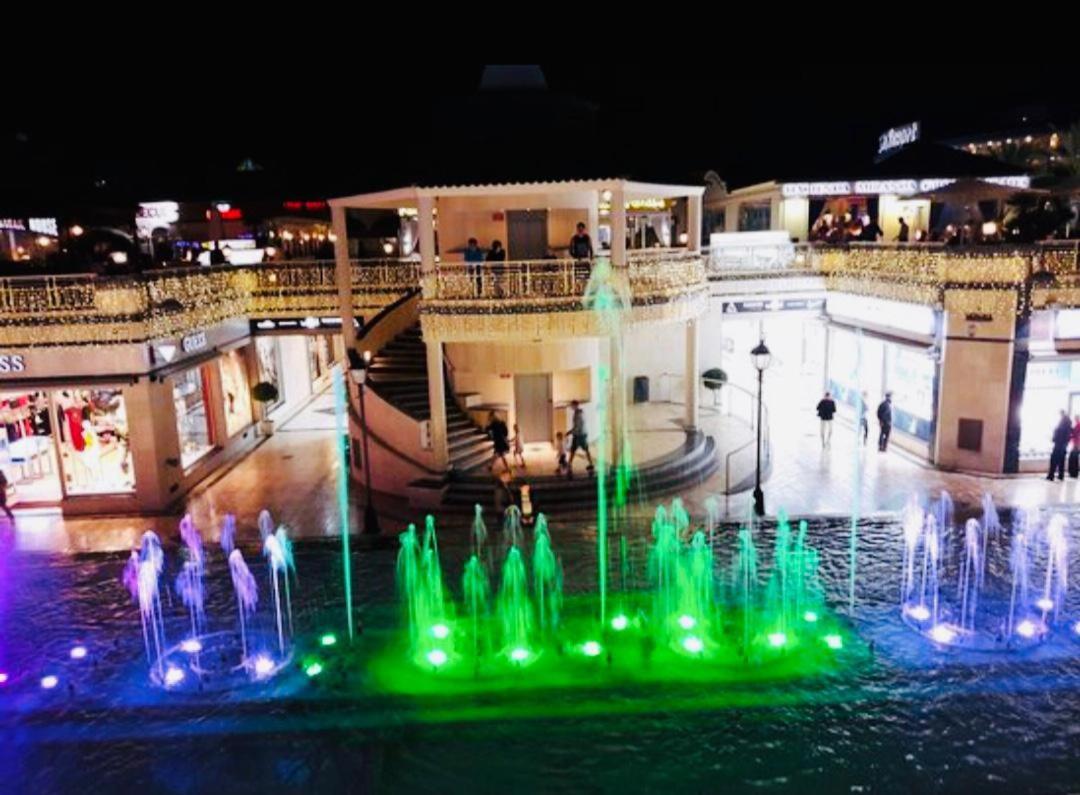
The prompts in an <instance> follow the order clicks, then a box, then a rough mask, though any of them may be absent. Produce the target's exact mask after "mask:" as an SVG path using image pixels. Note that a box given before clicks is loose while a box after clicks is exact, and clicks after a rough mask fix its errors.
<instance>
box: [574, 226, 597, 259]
mask: <svg viewBox="0 0 1080 795" xmlns="http://www.w3.org/2000/svg"><path fill="white" fill-rule="evenodd" d="M570 257H571V258H572V259H592V258H593V247H592V238H591V237H589V233H588V232H586V231H585V224H582V223H579V224H578V225H577V232H576V233H575V234H574V236H573V237H572V238H570Z"/></svg>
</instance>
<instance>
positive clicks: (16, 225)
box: [0, 218, 26, 232]
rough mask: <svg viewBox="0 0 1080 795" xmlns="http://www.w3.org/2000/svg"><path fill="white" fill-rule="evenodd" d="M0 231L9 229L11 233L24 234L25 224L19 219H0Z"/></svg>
mask: <svg viewBox="0 0 1080 795" xmlns="http://www.w3.org/2000/svg"><path fill="white" fill-rule="evenodd" d="M0 229H10V230H11V231H13V232H25V231H26V222H25V221H23V220H22V219H21V218H0Z"/></svg>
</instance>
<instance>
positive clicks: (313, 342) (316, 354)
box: [306, 334, 334, 384]
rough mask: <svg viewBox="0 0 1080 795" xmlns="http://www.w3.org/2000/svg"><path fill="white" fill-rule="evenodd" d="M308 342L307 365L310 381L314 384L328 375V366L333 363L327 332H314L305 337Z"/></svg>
mask: <svg viewBox="0 0 1080 795" xmlns="http://www.w3.org/2000/svg"><path fill="white" fill-rule="evenodd" d="M306 339H307V344H308V367H309V368H310V370H311V383H313V384H316V383H318V382H319V381H321V380H322V379H323V378H326V377H328V375H329V373H330V366H331V365H332V364H333V363H334V358H333V353H332V352H331V347H330V336H329V335H328V334H315V335H313V336H309V337H307V338H306Z"/></svg>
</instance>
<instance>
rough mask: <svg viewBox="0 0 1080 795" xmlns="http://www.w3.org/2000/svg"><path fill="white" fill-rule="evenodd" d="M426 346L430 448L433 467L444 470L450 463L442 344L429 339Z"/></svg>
mask: <svg viewBox="0 0 1080 795" xmlns="http://www.w3.org/2000/svg"><path fill="white" fill-rule="evenodd" d="M425 344H426V346H427V376H428V407H429V409H430V411H431V450H432V452H433V453H434V455H435V468H436V469H438V470H439V471H443V470H445V469H446V468H447V467H448V466H449V465H450V448H449V444H448V442H447V436H446V383H445V381H444V379H443V346H442V343H441V342H439V341H437V340H429V341H427V342H426V343H425Z"/></svg>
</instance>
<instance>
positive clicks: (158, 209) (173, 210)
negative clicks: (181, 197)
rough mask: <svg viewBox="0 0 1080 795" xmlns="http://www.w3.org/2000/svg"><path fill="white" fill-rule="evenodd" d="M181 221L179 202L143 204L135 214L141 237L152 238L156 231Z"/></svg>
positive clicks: (136, 227) (136, 226) (136, 225)
mask: <svg viewBox="0 0 1080 795" xmlns="http://www.w3.org/2000/svg"><path fill="white" fill-rule="evenodd" d="M179 220H180V205H179V204H178V203H177V202H143V203H142V204H140V205H139V209H138V210H137V211H136V212H135V229H136V230H137V231H138V233H139V237H150V233H151V232H153V231H154V230H155V229H158V228H160V227H164V226H168V225H169V224H175V223H176V222H177V221H179Z"/></svg>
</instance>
